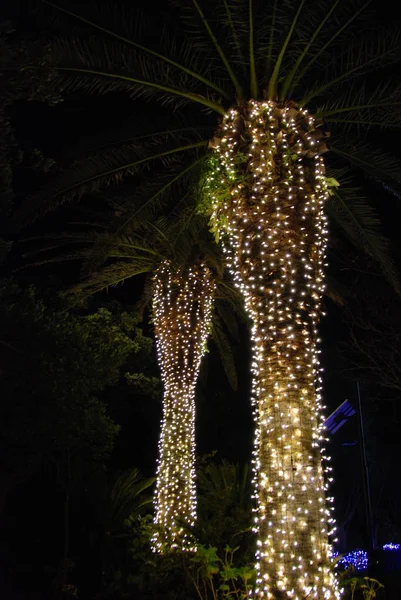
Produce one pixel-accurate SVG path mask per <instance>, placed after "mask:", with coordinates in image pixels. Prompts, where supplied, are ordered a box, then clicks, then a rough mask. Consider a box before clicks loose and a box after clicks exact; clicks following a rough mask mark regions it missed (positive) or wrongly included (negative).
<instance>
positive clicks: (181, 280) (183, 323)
mask: <svg viewBox="0 0 401 600" xmlns="http://www.w3.org/2000/svg"><path fill="white" fill-rule="evenodd" d="M213 292H214V282H213V278H212V275H211V272H210V270H209V269H208V268H207V267H206V266H205V265H204V264H198V265H194V266H192V267H190V268H187V269H186V270H185V272H183V273H181V272H180V270H178V269H175V268H174V267H173V266H172V264H171V263H170V262H169V261H164V262H163V263H162V264H161V265H160V267H159V268H158V269H157V271H156V274H155V277H154V294H153V320H154V326H155V334H156V344H157V355H158V360H159V365H160V368H161V374H162V380H163V385H164V397H163V419H162V424H161V435H160V441H159V460H158V467H157V479H156V491H155V519H154V523H155V524H156V525H157V532H156V534H155V535H154V537H153V540H152V547H153V550H154V551H156V552H164V551H169V550H175V549H179V550H187V551H193V550H195V547H194V544H193V540H192V539H191V536H190V534H188V531H187V528H188V527H191V526H193V525H194V523H195V517H196V493H195V402H194V400H195V386H196V381H197V378H198V374H199V369H200V364H201V359H202V356H203V354H204V352H205V349H206V341H207V337H208V333H209V327H210V321H211V313H212V301H213Z"/></svg>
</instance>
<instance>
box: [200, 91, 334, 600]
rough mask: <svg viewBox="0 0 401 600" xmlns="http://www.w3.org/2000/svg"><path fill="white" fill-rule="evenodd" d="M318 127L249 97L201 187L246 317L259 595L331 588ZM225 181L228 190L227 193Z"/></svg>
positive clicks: (296, 595)
mask: <svg viewBox="0 0 401 600" xmlns="http://www.w3.org/2000/svg"><path fill="white" fill-rule="evenodd" d="M321 138H322V134H321V132H320V131H319V132H318V131H317V130H316V124H315V120H314V119H313V117H312V116H310V115H309V114H308V113H307V111H305V110H302V109H299V108H297V107H295V105H294V104H286V105H281V106H280V105H279V104H277V103H276V102H273V101H267V102H257V101H253V100H252V101H250V102H249V103H248V104H247V105H244V106H242V107H238V108H236V109H232V110H230V111H229V112H228V113H227V115H226V116H225V117H224V119H223V122H222V124H221V129H220V132H219V134H218V136H217V137H216V138H215V140H213V142H214V152H215V157H217V158H218V166H217V167H216V168H215V171H214V172H213V173H211V175H210V176H209V178H208V181H207V185H206V190H205V191H206V193H208V194H211V195H212V219H211V220H212V223H213V226H214V228H215V229H216V230H217V232H218V233H219V235H220V237H221V239H222V243H223V249H224V252H225V256H226V259H227V262H228V265H229V267H230V270H231V273H232V275H233V278H234V281H235V283H236V285H237V286H238V288H239V289H240V290H241V292H242V294H243V297H244V299H245V305H246V309H247V312H248V314H249V315H250V317H251V320H252V332H251V338H252V346H253V349H252V350H253V361H252V374H253V388H252V401H253V405H254V416H255V423H256V437H255V447H254V458H253V463H254V464H253V466H254V486H255V498H256V505H257V508H256V509H255V510H256V512H255V522H254V530H255V532H256V534H257V552H256V569H257V586H256V591H255V595H256V596H257V597H260V598H278V597H279V598H282V599H284V598H292V599H294V600H295V599H296V600H305V599H306V598H307V599H308V600H312V599H319V600H323V599H325V600H332V599H334V598H339V597H340V592H339V590H338V587H337V582H336V579H335V577H334V575H333V573H332V570H331V564H330V562H331V561H330V558H331V547H330V544H329V535H332V534H333V532H334V529H335V527H334V519H333V518H332V516H331V510H330V509H329V508H328V507H327V500H330V499H326V498H325V491H326V483H325V481H324V477H323V467H322V464H324V465H325V469H324V470H325V471H326V473H328V472H329V471H330V467H329V466H328V464H327V461H324V462H322V460H323V459H324V452H323V451H322V450H321V446H322V442H323V441H324V434H323V419H322V416H321V378H320V369H319V362H318V349H317V343H318V339H317V337H318V334H317V326H318V322H319V317H320V301H321V296H322V292H323V289H324V284H323V277H324V260H325V248H326V241H327V224H326V217H325V215H324V211H323V208H324V202H325V200H326V198H327V189H326V184H325V179H324V163H323V159H322V157H321V152H322V150H323V145H321V142H319V140H321ZM227 192H228V193H227Z"/></svg>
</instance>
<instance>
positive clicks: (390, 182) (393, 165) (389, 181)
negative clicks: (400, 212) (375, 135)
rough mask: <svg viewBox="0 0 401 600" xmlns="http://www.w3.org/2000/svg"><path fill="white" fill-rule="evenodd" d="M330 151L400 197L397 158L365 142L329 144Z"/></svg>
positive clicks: (400, 173) (400, 165)
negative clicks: (341, 144)
mask: <svg viewBox="0 0 401 600" xmlns="http://www.w3.org/2000/svg"><path fill="white" fill-rule="evenodd" d="M330 150H331V152H333V153H334V154H336V155H337V156H339V157H341V158H342V159H344V160H345V161H346V162H348V163H349V164H350V165H352V166H354V167H357V168H358V169H361V170H362V171H363V172H364V173H365V174H366V176H368V177H369V178H374V179H376V180H377V182H378V183H379V184H380V183H381V184H383V185H384V187H385V188H386V189H387V190H389V191H391V192H392V193H393V194H395V195H396V196H398V197H401V196H400V195H401V187H400V185H401V163H400V161H399V159H398V158H396V157H394V156H391V155H390V154H387V153H386V152H383V151H382V150H378V149H376V148H374V149H372V146H371V145H370V144H367V143H360V144H353V145H351V144H350V145H349V146H347V145H345V144H344V145H343V146H340V145H338V146H331V147H330Z"/></svg>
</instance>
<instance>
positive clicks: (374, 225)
mask: <svg viewBox="0 0 401 600" xmlns="http://www.w3.org/2000/svg"><path fill="white" fill-rule="evenodd" d="M327 212H328V215H329V218H330V219H332V220H333V221H335V222H336V223H337V224H338V225H339V226H340V227H341V229H342V230H343V231H344V232H345V234H346V235H347V237H348V239H349V240H350V241H351V243H352V244H354V245H355V246H356V247H357V248H360V249H361V250H363V251H364V252H365V253H366V254H367V255H368V256H370V257H371V258H373V259H374V260H375V261H376V263H377V264H378V265H379V267H380V269H381V271H382V272H383V274H384V276H385V277H386V279H387V281H388V282H389V283H390V284H391V285H392V287H393V288H394V289H395V290H396V291H397V293H398V294H399V295H401V284H400V278H399V273H398V271H397V269H396V267H395V265H394V262H393V259H392V257H391V253H390V244H389V241H388V240H387V239H386V238H385V237H384V236H383V234H382V231H381V221H380V218H379V217H378V215H377V213H376V212H375V210H374V209H373V208H372V206H371V205H370V204H369V203H368V202H367V200H366V197H365V196H364V194H363V191H362V190H360V189H357V188H355V189H352V188H351V189H346V188H344V189H340V190H339V191H336V193H335V195H334V196H332V197H331V198H330V201H329V202H328V204H327Z"/></svg>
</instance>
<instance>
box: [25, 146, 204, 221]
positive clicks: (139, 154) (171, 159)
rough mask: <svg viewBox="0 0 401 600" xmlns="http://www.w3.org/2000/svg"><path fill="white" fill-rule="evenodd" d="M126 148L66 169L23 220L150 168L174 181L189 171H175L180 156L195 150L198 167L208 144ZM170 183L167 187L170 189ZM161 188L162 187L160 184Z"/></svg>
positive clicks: (34, 201)
mask: <svg viewBox="0 0 401 600" xmlns="http://www.w3.org/2000/svg"><path fill="white" fill-rule="evenodd" d="M154 142H155V145H153V144H152V145H147V146H146V145H144V146H137V145H123V146H121V147H112V148H110V149H109V150H105V151H102V152H99V153H97V154H95V155H93V156H90V157H88V158H86V159H84V160H81V161H79V162H78V161H77V162H76V163H75V164H74V165H73V166H72V167H71V168H70V169H68V170H66V171H65V172H64V173H62V174H61V175H60V176H59V177H57V178H56V179H55V180H54V181H51V182H50V183H49V184H48V185H45V186H44V187H43V188H42V190H41V191H40V192H39V193H38V194H37V195H36V196H35V197H34V198H32V199H31V200H30V201H29V202H27V203H26V204H25V206H24V207H23V209H22V217H23V218H25V219H27V218H30V219H32V220H34V219H35V218H37V217H38V216H41V215H43V214H44V213H46V212H48V211H49V210H53V209H55V208H57V207H58V206H60V205H62V204H65V203H68V202H71V201H72V200H79V199H80V198H81V197H82V196H83V195H84V194H87V193H93V192H96V191H98V190H99V189H104V188H105V187H108V186H110V185H111V184H118V183H120V182H121V181H122V180H123V179H124V178H126V177H128V176H133V175H136V174H138V173H139V172H140V171H141V170H143V169H144V168H145V169H147V168H148V167H149V165H156V168H157V167H158V166H159V168H160V166H161V167H162V169H163V171H164V173H163V172H162V178H163V179H165V173H166V172H167V173H169V175H170V179H169V181H170V182H174V181H175V180H177V179H179V177H180V174H181V175H182V172H183V171H185V169H182V168H181V166H179V167H178V169H177V168H174V163H175V162H176V161H177V160H178V159H179V158H180V155H181V154H183V153H185V152H188V151H193V152H194V157H195V161H194V162H192V163H190V164H189V167H188V169H189V170H190V169H191V168H192V167H193V166H194V165H195V164H196V156H197V150H199V149H201V148H205V146H206V142H205V141H196V142H193V143H189V144H188V143H187V144H184V145H182V146H173V147H171V144H170V145H164V149H163V146H162V144H161V145H160V146H158V145H157V140H154ZM168 185H169V184H168V182H167V183H165V186H167V187H168ZM158 186H159V187H160V185H159V183H158Z"/></svg>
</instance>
